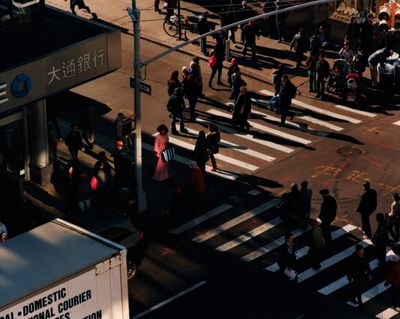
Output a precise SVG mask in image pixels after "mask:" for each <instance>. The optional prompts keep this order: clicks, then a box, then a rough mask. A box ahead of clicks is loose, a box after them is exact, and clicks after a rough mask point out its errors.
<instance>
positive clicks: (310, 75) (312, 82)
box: [308, 70, 317, 92]
mask: <svg viewBox="0 0 400 319" xmlns="http://www.w3.org/2000/svg"><path fill="white" fill-rule="evenodd" d="M308 84H309V88H308V89H309V90H310V91H312V92H314V91H315V89H316V88H317V83H316V78H315V71H314V70H308Z"/></svg>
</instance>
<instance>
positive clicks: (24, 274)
mask: <svg viewBox="0 0 400 319" xmlns="http://www.w3.org/2000/svg"><path fill="white" fill-rule="evenodd" d="M126 254H127V252H126V249H125V248H124V247H123V246H120V245H118V244H116V243H114V242H112V241H109V240H107V239H104V238H102V237H100V236H98V235H96V234H93V233H91V232H89V231H87V230H85V229H83V228H80V227H78V226H75V225H73V224H70V223H68V222H66V221H63V220H61V219H55V220H53V221H51V222H48V223H46V224H44V225H42V226H39V227H37V228H35V229H33V230H31V231H29V232H26V233H24V234H22V235H20V236H17V237H14V238H12V239H11V240H8V241H6V242H4V243H1V244H0V319H22V318H23V319H25V318H26V319H50V318H52V319H100V318H103V319H128V318H129V304H128V280H127V263H126Z"/></svg>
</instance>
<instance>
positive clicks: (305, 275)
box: [297, 239, 372, 283]
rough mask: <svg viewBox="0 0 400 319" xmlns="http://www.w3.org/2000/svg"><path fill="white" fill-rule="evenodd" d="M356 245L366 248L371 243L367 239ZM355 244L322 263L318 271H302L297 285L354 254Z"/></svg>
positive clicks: (312, 269) (310, 269)
mask: <svg viewBox="0 0 400 319" xmlns="http://www.w3.org/2000/svg"><path fill="white" fill-rule="evenodd" d="M357 244H360V245H362V246H363V247H367V246H368V245H371V244H372V242H371V241H370V240H369V239H365V240H363V241H361V242H359V243H357ZM357 244H355V245H352V246H350V247H348V248H346V249H345V250H342V251H341V252H340V253H338V254H336V255H334V256H332V257H330V258H328V259H325V260H324V261H322V262H321V268H320V269H318V270H315V269H314V268H309V269H307V270H305V271H303V272H302V273H300V274H298V276H297V279H298V282H299V283H300V282H303V281H304V280H307V279H309V278H311V277H313V276H314V275H316V274H318V273H320V272H321V270H324V269H326V268H329V267H331V266H333V265H334V264H336V263H338V262H340V261H342V260H344V259H346V258H347V257H349V256H351V255H352V254H353V253H354V251H355V247H356V245H357Z"/></svg>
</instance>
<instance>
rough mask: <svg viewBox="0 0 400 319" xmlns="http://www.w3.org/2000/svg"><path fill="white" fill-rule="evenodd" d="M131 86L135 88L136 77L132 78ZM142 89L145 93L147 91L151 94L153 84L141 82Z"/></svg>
mask: <svg viewBox="0 0 400 319" xmlns="http://www.w3.org/2000/svg"><path fill="white" fill-rule="evenodd" d="M129 83H130V86H131V88H135V78H130V82H129ZM140 91H142V92H143V93H146V94H148V95H151V86H150V85H149V84H146V83H143V82H140Z"/></svg>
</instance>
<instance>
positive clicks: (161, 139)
mask: <svg viewBox="0 0 400 319" xmlns="http://www.w3.org/2000/svg"><path fill="white" fill-rule="evenodd" d="M157 132H158V133H159V134H158V135H157V136H156V139H155V141H154V153H155V155H156V156H157V165H156V168H155V170H154V175H153V180H155V181H157V182H163V181H166V180H168V179H169V174H168V162H167V161H165V159H164V158H163V154H162V153H163V151H164V150H165V149H166V148H167V145H168V142H169V138H168V127H167V126H166V125H165V124H161V125H160V126H159V127H157Z"/></svg>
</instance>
